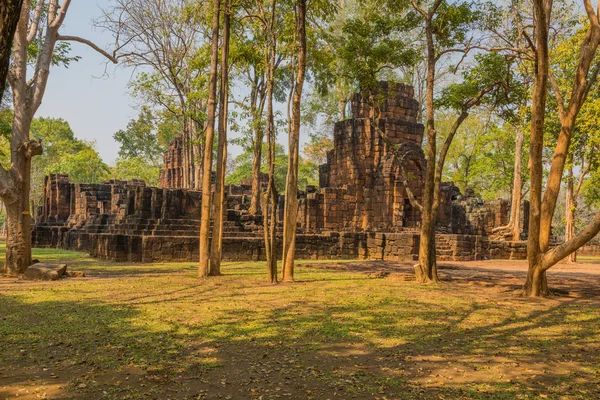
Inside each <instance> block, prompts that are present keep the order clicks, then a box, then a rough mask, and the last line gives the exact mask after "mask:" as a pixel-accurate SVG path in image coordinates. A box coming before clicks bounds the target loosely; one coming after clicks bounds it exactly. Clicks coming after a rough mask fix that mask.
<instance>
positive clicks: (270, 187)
mask: <svg viewBox="0 0 600 400" xmlns="http://www.w3.org/2000/svg"><path fill="white" fill-rule="evenodd" d="M273 61H274V58H273ZM268 68H269V69H271V71H270V72H269V75H270V76H269V78H267V79H268V82H267V125H266V133H267V164H268V167H269V182H268V184H267V192H266V193H265V202H264V205H263V215H264V217H263V228H264V229H263V230H264V237H265V253H266V258H267V282H269V283H277V257H276V254H275V249H276V247H277V245H276V233H277V192H276V189H275V133H274V118H273V71H272V68H273V65H271V66H269V67H268Z"/></svg>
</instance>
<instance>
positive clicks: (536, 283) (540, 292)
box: [523, 262, 550, 297]
mask: <svg viewBox="0 0 600 400" xmlns="http://www.w3.org/2000/svg"><path fill="white" fill-rule="evenodd" d="M549 295H550V290H549V289H548V278H547V277H546V271H545V270H543V269H542V267H541V262H538V263H536V264H535V267H533V268H531V267H530V268H529V270H528V271H527V280H526V282H525V287H524V289H523V296H527V297H547V296H549Z"/></svg>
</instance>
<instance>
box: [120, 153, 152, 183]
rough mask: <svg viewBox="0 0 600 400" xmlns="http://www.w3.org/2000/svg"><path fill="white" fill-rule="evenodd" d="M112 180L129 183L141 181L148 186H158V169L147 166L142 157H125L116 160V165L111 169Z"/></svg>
mask: <svg viewBox="0 0 600 400" xmlns="http://www.w3.org/2000/svg"><path fill="white" fill-rule="evenodd" d="M110 173H111V176H112V177H113V178H114V179H119V180H123V181H129V180H132V179H142V180H143V181H144V182H146V185H148V186H154V187H156V186H158V178H159V175H160V167H157V166H153V165H148V162H147V161H146V159H145V158H143V157H126V158H119V159H117V162H116V165H115V166H114V167H113V168H112V169H111V172H110Z"/></svg>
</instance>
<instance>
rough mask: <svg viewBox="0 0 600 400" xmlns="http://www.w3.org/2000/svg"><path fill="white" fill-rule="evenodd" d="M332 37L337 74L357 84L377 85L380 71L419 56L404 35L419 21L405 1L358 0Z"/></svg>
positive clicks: (411, 61)
mask: <svg viewBox="0 0 600 400" xmlns="http://www.w3.org/2000/svg"><path fill="white" fill-rule="evenodd" d="M358 7H359V8H358V10H357V13H356V14H355V15H353V16H351V17H349V18H348V19H346V21H345V22H344V24H343V27H342V34H341V35H339V36H337V37H336V38H335V39H334V43H335V47H336V49H337V51H336V53H335V54H334V55H332V57H334V58H333V59H332V61H331V62H332V63H334V64H337V69H338V70H337V71H336V72H335V73H336V74H337V75H338V77H345V78H346V79H347V80H348V81H349V82H350V83H351V84H352V85H355V87H360V88H374V87H377V80H378V78H379V77H380V75H381V73H382V71H384V70H386V69H387V70H393V69H395V68H399V67H401V66H406V65H411V64H414V63H415V62H416V61H417V60H418V59H419V57H420V55H419V54H418V53H417V52H416V51H415V48H414V47H413V45H412V43H411V42H410V41H408V40H406V39H407V36H408V32H409V31H410V30H412V29H414V28H415V27H416V26H417V24H418V23H419V22H420V17H419V16H418V15H417V14H416V13H415V12H413V11H411V10H409V8H408V7H409V5H408V3H407V2H403V1H399V2H394V1H391V2H380V1H368V0H365V1H361V2H359V3H358Z"/></svg>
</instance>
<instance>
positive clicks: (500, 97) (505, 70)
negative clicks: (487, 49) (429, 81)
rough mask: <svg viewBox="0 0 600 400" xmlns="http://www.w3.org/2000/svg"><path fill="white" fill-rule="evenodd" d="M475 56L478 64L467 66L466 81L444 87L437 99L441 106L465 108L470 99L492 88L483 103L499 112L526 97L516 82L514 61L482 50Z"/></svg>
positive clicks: (455, 108)
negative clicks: (512, 68) (512, 71)
mask: <svg viewBox="0 0 600 400" xmlns="http://www.w3.org/2000/svg"><path fill="white" fill-rule="evenodd" d="M474 58H475V64H474V65H469V66H468V67H467V68H465V69H464V71H463V73H462V81H461V82H459V83H453V84H451V85H449V86H447V87H446V88H444V89H443V90H442V94H441V95H440V97H439V98H438V99H437V102H436V103H437V106H438V107H446V108H450V109H453V110H456V111H461V110H462V109H463V108H464V107H465V105H466V102H467V101H469V100H470V99H472V98H475V96H477V95H478V93H480V92H481V91H483V90H486V89H488V88H489V90H490V91H489V93H487V94H486V95H485V96H484V97H482V101H481V104H482V105H487V106H490V107H492V108H494V109H497V110H498V111H501V110H500V109H501V107H502V106H504V105H506V104H514V102H515V101H517V100H518V99H520V98H521V97H522V96H523V93H522V90H521V89H520V88H519V86H518V85H516V84H515V80H514V77H513V74H512V73H511V64H510V63H509V62H508V61H507V60H506V58H505V57H504V56H503V55H501V54H498V53H480V54H476V55H475V57H474ZM509 109H510V108H509Z"/></svg>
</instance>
